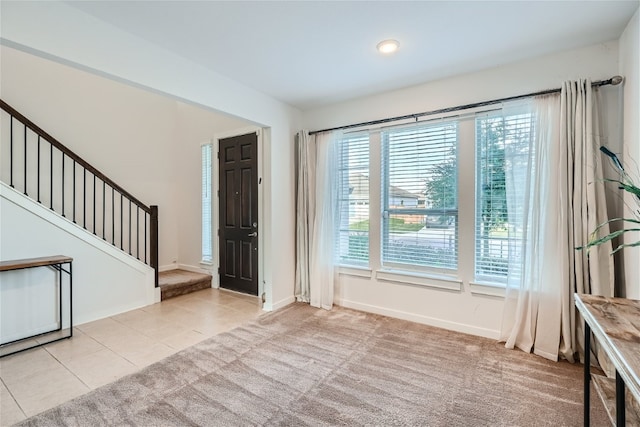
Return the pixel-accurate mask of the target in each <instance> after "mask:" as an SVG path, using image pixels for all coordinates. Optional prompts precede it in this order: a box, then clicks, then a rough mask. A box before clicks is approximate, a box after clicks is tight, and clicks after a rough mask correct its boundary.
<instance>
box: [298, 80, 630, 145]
mask: <svg viewBox="0 0 640 427" xmlns="http://www.w3.org/2000/svg"><path fill="white" fill-rule="evenodd" d="M623 80H624V79H623V78H622V77H621V76H613V77H611V78H610V79H608V80H598V81H596V82H593V83H591V86H592V87H600V86H605V85H614V86H617V85H619V84H620V83H622V81H623ZM561 90H562V89H561V88H558V89H547V90H542V91H540V92H533V93H527V94H526V95H516V96H509V97H506V98H500V99H492V100H491V101H483V102H476V103H473V104H465V105H458V106H457V107H448V108H441V109H439V110H432V111H426V112H424V113H415V114H407V115H405V116H397V117H389V118H387V119H379V120H372V121H369V122H362V123H354V124H351V125H345V126H338V127H334V128H328V129H321V130H314V131H311V132H309V135H314V134H316V133H322V132H330V131H333V130H340V129H352V128H358V127H362V126H372V125H379V124H382V123H389V122H396V121H399V120H407V119H416V121H417V120H418V117H424V116H432V115H434V114H443V113H451V112H453V111H460V110H468V109H469V108H477V107H485V106H487V105H493V104H498V103H500V102H506V101H515V100H517V99H524V98H531V97H533V96H539V95H548V94H550V93H557V92H560V91H561Z"/></svg>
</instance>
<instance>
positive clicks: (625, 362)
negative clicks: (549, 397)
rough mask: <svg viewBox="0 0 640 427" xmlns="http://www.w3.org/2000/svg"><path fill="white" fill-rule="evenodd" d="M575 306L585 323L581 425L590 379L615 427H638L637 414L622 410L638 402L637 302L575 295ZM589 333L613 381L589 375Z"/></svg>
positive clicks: (586, 419) (639, 317)
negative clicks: (612, 372) (608, 363)
mask: <svg viewBox="0 0 640 427" xmlns="http://www.w3.org/2000/svg"><path fill="white" fill-rule="evenodd" d="M575 304H576V307H577V309H578V310H579V311H580V314H582V317H583V319H584V323H585V328H584V329H585V339H584V342H585V344H584V345H585V361H584V425H585V426H588V425H589V413H590V411H589V397H590V396H589V392H590V389H589V384H590V381H591V380H593V382H594V385H595V388H596V390H597V391H598V393H599V394H600V397H601V398H602V400H603V402H604V404H605V408H606V409H607V412H608V413H609V418H610V419H611V421H612V422H613V423H614V424H615V425H617V426H625V425H629V426H638V425H640V419H638V414H637V412H636V411H635V410H630V411H626V408H625V402H628V401H632V402H633V400H635V402H640V301H636V300H631V299H626V298H607V297H601V296H595V295H581V294H575ZM591 331H593V336H594V338H595V339H596V340H597V341H598V342H599V343H600V346H601V347H602V350H603V351H604V352H605V353H606V354H607V356H608V357H609V359H610V360H611V363H612V364H613V366H614V367H615V369H616V379H615V380H613V379H609V378H607V377H603V376H600V375H591V369H590V364H591ZM625 389H627V390H628V391H629V393H625ZM625 396H626V399H625Z"/></svg>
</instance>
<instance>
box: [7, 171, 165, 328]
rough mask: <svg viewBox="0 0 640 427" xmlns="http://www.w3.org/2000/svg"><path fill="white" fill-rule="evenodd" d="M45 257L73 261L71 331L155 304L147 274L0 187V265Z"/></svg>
mask: <svg viewBox="0 0 640 427" xmlns="http://www.w3.org/2000/svg"><path fill="white" fill-rule="evenodd" d="M49 255H67V256H70V257H73V259H74V261H73V319H74V325H78V324H82V323H86V322H90V321H93V320H97V319H102V318H105V317H109V316H113V315H115V314H118V313H122V312H125V311H129V310H133V309H136V308H140V307H143V306H146V305H149V304H153V303H155V302H159V301H160V290H159V288H156V287H155V284H154V277H155V275H154V270H153V268H151V267H149V266H148V265H146V264H145V263H143V262H142V261H139V260H138V259H136V258H135V257H133V256H131V255H129V254H127V253H126V252H123V251H121V250H120V249H119V248H117V247H115V246H113V245H112V244H111V243H109V242H107V241H105V240H103V239H101V238H99V237H97V236H96V235H94V234H92V233H90V232H89V231H87V230H85V229H84V228H82V227H80V226H78V225H76V224H74V223H73V222H72V221H69V220H68V219H66V218H64V217H62V216H60V215H58V214H57V213H55V212H54V211H52V210H50V209H48V208H46V207H45V206H43V205H41V204H39V203H38V202H36V201H34V200H33V199H31V198H29V197H27V196H25V195H24V194H22V193H20V192H18V191H16V190H15V189H13V188H11V187H9V186H8V185H6V184H5V183H2V182H0V260H10V259H22V258H34V257H39V256H49ZM10 274H21V273H20V272H6V273H3V279H4V280H3V282H5V283H7V280H8V279H9V278H10V276H9V275H10ZM22 274H25V273H24V272H23V273H22ZM27 274H28V273H27ZM2 320H3V321H6V320H7V319H4V318H3V319H2Z"/></svg>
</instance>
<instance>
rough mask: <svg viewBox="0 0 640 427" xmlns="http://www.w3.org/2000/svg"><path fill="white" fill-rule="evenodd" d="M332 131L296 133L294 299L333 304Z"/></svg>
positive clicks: (335, 190) (334, 142)
mask: <svg viewBox="0 0 640 427" xmlns="http://www.w3.org/2000/svg"><path fill="white" fill-rule="evenodd" d="M337 140H338V135H337V134H336V133H322V134H316V135H311V136H309V134H308V132H305V131H301V132H299V133H298V135H297V179H296V196H297V197H296V198H297V200H296V209H297V212H296V255H297V257H296V283H295V295H296V299H297V300H298V301H303V302H309V303H310V304H311V305H312V306H314V307H321V308H324V309H327V310H330V309H331V308H332V307H333V290H334V283H335V280H336V274H337V269H336V267H335V264H336V263H335V244H334V243H335V235H336V233H335V230H336V225H337V224H338V214H339V209H338V179H337V170H336V166H337V164H338V162H337V148H336V145H337Z"/></svg>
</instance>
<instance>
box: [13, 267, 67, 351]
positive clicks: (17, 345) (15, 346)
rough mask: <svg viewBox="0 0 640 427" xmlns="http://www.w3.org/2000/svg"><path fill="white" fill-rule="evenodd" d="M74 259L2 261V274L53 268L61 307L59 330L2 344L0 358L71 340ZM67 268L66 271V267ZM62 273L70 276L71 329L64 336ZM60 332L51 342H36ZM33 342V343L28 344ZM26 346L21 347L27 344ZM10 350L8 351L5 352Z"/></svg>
mask: <svg viewBox="0 0 640 427" xmlns="http://www.w3.org/2000/svg"><path fill="white" fill-rule="evenodd" d="M72 261H73V258H71V257H68V256H64V255H55V256H48V257H40V258H29V259H19V260H11V261H0V272H3V271H14V270H23V269H27V268H36V267H51V268H53V269H54V270H56V271H57V272H58V285H59V288H58V290H59V301H58V302H59V307H58V317H57V328H55V329H52V330H49V331H45V332H41V333H38V334H36V335H32V336H28V337H24V338H20V339H17V340H13V341H9V342H6V343H0V357H4V356H8V355H10V354H14V353H18V352H21V351H24V350H28V349H31V348H34V347H38V346H41V345H45V344H50V343H52V342H55V341H59V340H63V339H66V338H71V337H72V336H73V305H72V304H73V298H72V294H73V273H72V266H71V263H72ZM65 265H66V266H67V268H66V269H65V267H64V266H65ZM62 273H66V274H67V275H68V276H69V329H68V334H66V335H65V334H64V333H63V332H64V331H63V328H62V309H63V307H62ZM53 332H58V333H59V334H58V335H57V336H56V337H54V339H50V340H39V339H38V340H34V338H36V337H44V336H45V335H48V334H52V333H53ZM29 340H32V342H30V343H29V342H28V341H29ZM25 342H27V343H26V345H21V344H25ZM6 349H8V351H4V350H6Z"/></svg>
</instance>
